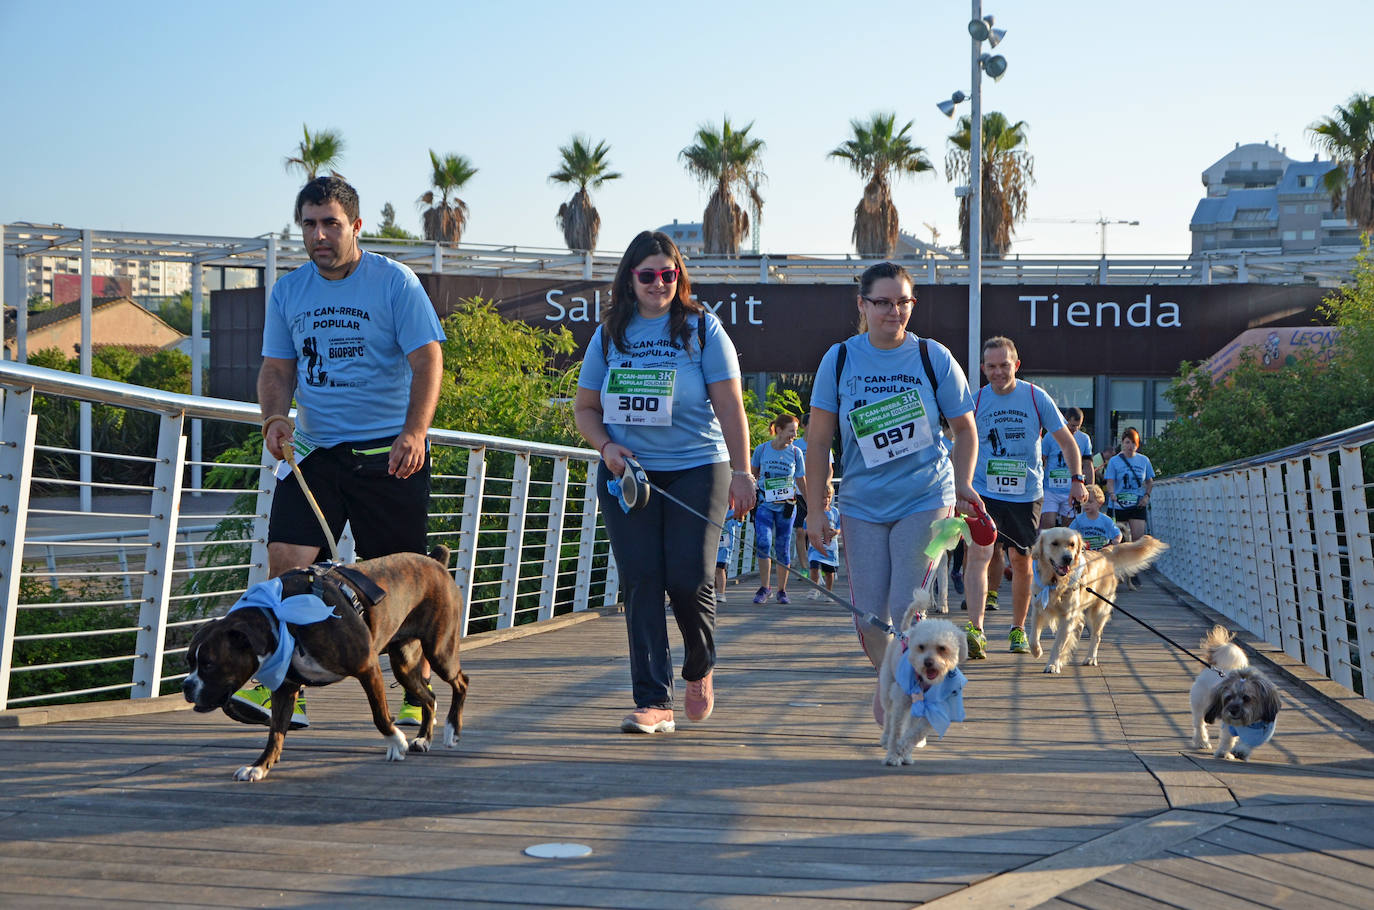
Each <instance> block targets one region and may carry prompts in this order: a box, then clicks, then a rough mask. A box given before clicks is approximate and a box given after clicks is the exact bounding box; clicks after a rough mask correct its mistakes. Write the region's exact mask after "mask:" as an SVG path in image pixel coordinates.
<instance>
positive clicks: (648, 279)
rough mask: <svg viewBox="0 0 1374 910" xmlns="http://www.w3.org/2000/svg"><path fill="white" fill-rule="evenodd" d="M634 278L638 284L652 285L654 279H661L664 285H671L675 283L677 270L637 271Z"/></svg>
mask: <svg viewBox="0 0 1374 910" xmlns="http://www.w3.org/2000/svg"><path fill="white" fill-rule="evenodd" d="M635 277H636V278H638V279H639V283H640V284H653V283H654V279H655V278H662V279H663V283H664V284H672V283H673V282H674V281H677V269H639V270H637V271H636V272H635Z"/></svg>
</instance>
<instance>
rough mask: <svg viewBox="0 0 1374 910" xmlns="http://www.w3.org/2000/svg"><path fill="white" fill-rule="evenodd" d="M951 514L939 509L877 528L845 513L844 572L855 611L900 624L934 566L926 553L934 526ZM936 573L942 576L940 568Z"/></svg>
mask: <svg viewBox="0 0 1374 910" xmlns="http://www.w3.org/2000/svg"><path fill="white" fill-rule="evenodd" d="M949 514H950V507H949V506H941V507H940V508H938V509H932V510H930V511H926V512H917V513H916V514H915V515H908V516H906V517H905V518H899V519H898V520H896V521H890V522H883V523H879V524H875V523H873V522H871V521H864V520H863V519H860V518H855V517H853V516H852V515H845V514H844V513H843V512H841V514H840V528H841V530H842V531H843V533H844V550H843V552H844V559H845V571H846V573H847V574H848V576H849V596H850V599H851V600H852V601H853V603H854V606H855V607H857V608H859V609H860V610H862V611H864V612H866V613H874V614H876V615H877V616H878V617H879V618H881V619H886V620H888V621H890V622H901V619H902V614H903V613H905V612H906V608H907V605H908V604H910V603H911V595H912V593H913V592H914V591H915V590H916V589H917V588H919V587H920V586H921V580H922V579H923V578H925V577H926V569H927V568H928V567H929V565H930V560H929V559H927V558H926V554H925V553H924V552H923V551H924V550H925V548H926V544H928V543H930V523H931V522H932V521H934V520H935V519H937V518H944V517H946V516H948V515H949ZM940 561H941V562H943V561H944V560H943V559H941V560H940ZM935 571H936V572H939V571H940V566H936V568H935ZM932 578H933V576H932Z"/></svg>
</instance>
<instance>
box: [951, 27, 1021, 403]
mask: <svg viewBox="0 0 1374 910" xmlns="http://www.w3.org/2000/svg"><path fill="white" fill-rule="evenodd" d="M972 4H973V9H972V18H970V19H969V23H968V33H969V37H970V38H971V39H972V41H973V48H972V55H971V61H972V65H971V67H970V69H971V72H970V74H969V76H970V80H971V82H972V83H973V84H972V87H971V88H970V89H969V98H968V100H969V101H971V102H972V104H971V105H970V107H971V113H972V116H971V117H970V118H969V146H968V154H969V167H968V170H969V193H968V197H969V200H968V205H969V212H968V250H967V252H968V384H969V388H977V387H978V364H979V361H981V360H982V353H983V345H982V332H983V73H984V72H986V73H987V74H988V75H989V76H991V77H992V78H993V79H994V80H995V79H1001V78H1002V74H1003V73H1005V72H1006V71H1007V59H1006V58H1005V57H1003V56H1002V55H1001V54H997V55H996V56H990V55H988V54H985V53H983V42H984V41H986V42H988V45H989V46H990V47H996V46H997V45H998V44H1000V43H1001V42H1002V37H1003V36H1004V35H1005V34H1006V32H1005V31H1004V30H1003V29H1000V28H993V26H992V23H993V19H992V17H991V16H987V17H984V16H983V9H982V6H983V4H982V0H972ZM964 100H965V98H964V93H963V92H955V93H954V94H953V96H951V97H950V99H949V100H948V101H941V102H940V103H939V104H937V105H936V107H938V108H939V109H940V112H941V113H943V114H944V115H945V116H947V117H951V118H952V117H953V116H954V109H955V107H956V106H957V105H958V104H960V103H961V102H963V101H964Z"/></svg>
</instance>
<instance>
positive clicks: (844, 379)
mask: <svg viewBox="0 0 1374 910" xmlns="http://www.w3.org/2000/svg"><path fill="white" fill-rule="evenodd" d="M841 344H844V345H846V346H847V347H848V349H849V353H848V355H847V356H846V359H845V364H844V371H843V375H842V376H841V377H840V381H839V385H838V387H837V386H836V383H835V359H836V358H837V357H838V356H839V348H840V346H839V345H838V344H837V345H832V346H831V348H830V350H828V351H826V353H825V356H824V357H822V358H821V364H820V366H818V367H817V368H816V383H815V385H814V386H813V387H812V389H811V407H813V408H821V409H822V410H825V411H830V412H832V413H834V414H836V415H837V419H838V421H839V425H840V432H841V434H842V435H841V439H842V440H843V442H844V451H843V453H842V454H841V458H840V467H841V469H842V471H841V473H842V474H843V476H844V498H843V501H842V503H841V509H840V511H841V512H843V513H844V514H845V515H853V516H854V517H855V518H858V519H860V520H862V521H869V522H875V523H878V522H890V521H897V520H898V519H901V518H905V517H907V516H908V515H914V514H915V513H917V512H923V511H927V510H930V509H938V508H940V507H941V506H949V505H953V504H954V466H953V465H952V464H951V463H950V460H949V447H948V445H947V444H946V442H945V438H944V436H942V435H941V433H940V412H941V411H943V412H944V414H945V416H946V417H947V418H954V417H959V416H962V415H964V414H967V413H968V412H969V411H971V410H973V399H972V397H971V396H970V395H969V391H968V383H967V382H966V381H965V380H964V373H963V371H962V370H961V369H960V368H959V365H958V364H957V363H955V362H954V358H953V357H951V356H950V353H949V350H948V349H947V348H946V347H945V346H944V345H942V344H940V343H939V342H937V341H933V340H929V339H928V340H927V342H926V348H927V351H928V352H929V354H930V364H931V368H932V371H933V372H934V374H935V384H936V387H937V390H938V391H937V397H938V398H939V402H940V407H939V409H937V408H936V407H935V400H934V397H932V395H931V391H932V390H931V389H929V388H927V387H926V386H927V382H926V371H925V367H924V366H922V365H921V349H920V340H919V339H918V338H917V337H916V336H915V335H913V334H911V333H907V335H906V338H905V339H904V340H903V342H902V344H900V345H898V346H897V347H895V348H893V349H892V350H890V351H884V350H881V349H879V348H876V347H874V346H873V343H872V342H871V341H869V339H868V335H867V333H865V334H863V335H855V336H854V337H853V338H850V339H849V340H848V341H844V342H841ZM912 389H915V390H917V392H918V394H919V395H920V400H921V405H922V406H923V407H924V409H925V420H926V423H927V425H928V429H929V434H928V437H927V438H929V439H930V440H931V441H930V444H929V445H927V446H924V447H922V448H921V449H919V450H918V451H915V452H912V453H910V454H908V455H904V456H902V457H900V458H894V459H891V460H889V461H884V462H882V463H881V464H878V465H877V466H876V467H869V466H868V464H867V463H866V462H865V460H864V454H863V452H862V451H861V449H860V446H859V444H858V439H857V437H856V436H855V435H854V426H853V424H852V423H851V422H850V419H849V415H850V412H851V411H853V410H854V409H855V408H859V407H863V406H864V405H870V404H874V403H876V402H879V401H883V400H885V399H890V398H893V397H895V396H897V395H900V394H901V393H903V392H907V391H910V390H912ZM922 436H926V434H925V433H922Z"/></svg>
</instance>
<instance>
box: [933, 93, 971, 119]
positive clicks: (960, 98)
mask: <svg viewBox="0 0 1374 910" xmlns="http://www.w3.org/2000/svg"><path fill="white" fill-rule="evenodd" d="M967 98H968V96H967V95H965V94H964V93H963V92H955V93H954V94H953V95H950V96H949V100H948V101H939V102H937V103H936V104H935V106H936V107H937V108H939V109H940V113H942V114H944V115H945V116H946V117H949V118H950V119H951V120H952V119H954V109H955V108H956V107H958V106H959V105H960V104H962V103H963V102H964V101H965V99H967Z"/></svg>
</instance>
